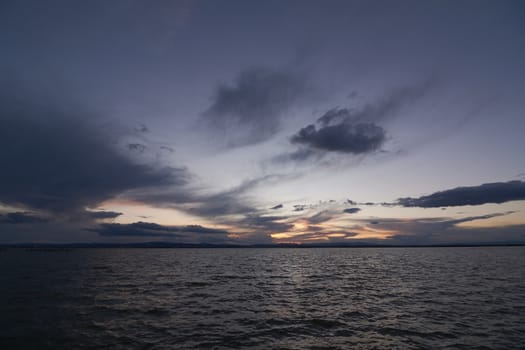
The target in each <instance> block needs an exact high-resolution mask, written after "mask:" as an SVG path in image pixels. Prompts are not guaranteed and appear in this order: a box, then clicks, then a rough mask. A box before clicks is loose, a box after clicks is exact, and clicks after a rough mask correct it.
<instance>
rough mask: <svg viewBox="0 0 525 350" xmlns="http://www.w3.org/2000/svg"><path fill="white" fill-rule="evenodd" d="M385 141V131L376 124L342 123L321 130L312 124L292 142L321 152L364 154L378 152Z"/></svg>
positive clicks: (296, 135) (294, 137) (301, 131)
mask: <svg viewBox="0 0 525 350" xmlns="http://www.w3.org/2000/svg"><path fill="white" fill-rule="evenodd" d="M385 139H386V133H385V130H384V129H383V128H382V127H380V126H378V125H376V124H374V123H356V124H353V123H347V122H342V123H339V124H333V125H327V126H322V127H320V128H319V129H317V128H316V126H315V125H313V124H310V125H308V126H306V127H304V128H302V129H301V130H299V132H298V133H297V134H295V135H294V136H292V138H291V142H292V143H294V144H300V145H305V146H307V147H309V148H313V149H317V150H321V151H329V152H330V151H332V152H342V153H352V154H363V153H370V152H373V151H376V150H378V149H379V148H380V147H381V146H382V145H383V143H384V142H385Z"/></svg>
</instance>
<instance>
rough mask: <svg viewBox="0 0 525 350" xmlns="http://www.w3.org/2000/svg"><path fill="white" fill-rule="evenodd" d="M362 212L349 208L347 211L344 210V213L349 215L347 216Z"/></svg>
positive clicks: (358, 209)
mask: <svg viewBox="0 0 525 350" xmlns="http://www.w3.org/2000/svg"><path fill="white" fill-rule="evenodd" d="M360 211H361V209H360V208H347V209H344V210H343V212H344V213H347V214H355V213H358V212H360Z"/></svg>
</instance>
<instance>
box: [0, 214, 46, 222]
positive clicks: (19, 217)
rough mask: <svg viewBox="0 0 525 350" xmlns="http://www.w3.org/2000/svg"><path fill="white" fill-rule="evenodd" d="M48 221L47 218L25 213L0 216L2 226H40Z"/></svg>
mask: <svg viewBox="0 0 525 350" xmlns="http://www.w3.org/2000/svg"><path fill="white" fill-rule="evenodd" d="M47 221H48V220H47V219H46V218H43V217H40V216H36V215H33V214H31V213H25V212H12V213H6V214H0V224H38V223H44V222H47Z"/></svg>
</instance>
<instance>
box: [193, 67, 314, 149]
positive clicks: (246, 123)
mask: <svg viewBox="0 0 525 350" xmlns="http://www.w3.org/2000/svg"><path fill="white" fill-rule="evenodd" d="M307 92H308V88H307V84H306V79H305V78H304V77H303V76H302V75H301V74H299V73H297V72H292V71H290V70H272V69H266V68H260V67H258V68H250V69H246V70H244V71H242V72H240V73H239V75H238V76H237V78H236V79H235V81H234V83H233V84H232V85H226V84H222V85H219V86H218V87H217V89H216V90H215V94H214V97H213V102H212V104H211V106H210V107H209V108H208V109H207V110H206V111H205V112H204V113H203V117H204V118H205V120H206V121H207V122H208V123H209V125H210V126H211V127H213V128H214V129H219V130H222V131H223V132H225V133H226V134H227V135H226V137H227V138H228V141H229V142H230V143H231V144H233V145H245V144H252V143H257V142H261V141H264V140H266V139H268V138H269V137H271V136H272V135H274V134H275V133H276V132H277V131H278V128H279V125H280V118H281V117H282V114H283V113H284V112H286V111H287V110H289V109H290V108H291V107H292V106H293V104H294V103H296V102H297V101H298V100H299V99H300V98H302V97H303V96H304V95H306V94H307Z"/></svg>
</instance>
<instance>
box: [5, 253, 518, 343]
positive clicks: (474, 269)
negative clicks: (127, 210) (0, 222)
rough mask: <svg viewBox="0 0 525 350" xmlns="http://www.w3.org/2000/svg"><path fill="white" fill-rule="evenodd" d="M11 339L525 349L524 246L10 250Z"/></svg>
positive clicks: (7, 288) (8, 319) (7, 290)
mask: <svg viewBox="0 0 525 350" xmlns="http://www.w3.org/2000/svg"><path fill="white" fill-rule="evenodd" d="M0 315H1V317H0V348H2V349H26V348H27V349H98V348H108V349H349V348H355V349H425V348H427V349H517V348H520V347H521V346H523V344H525V247H478V248H366V249H365V248H361V249H359V248H355V249H354V248H312V249H251V248H246V249H77V250H73V251H70V252H27V251H24V250H4V251H1V252H0Z"/></svg>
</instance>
